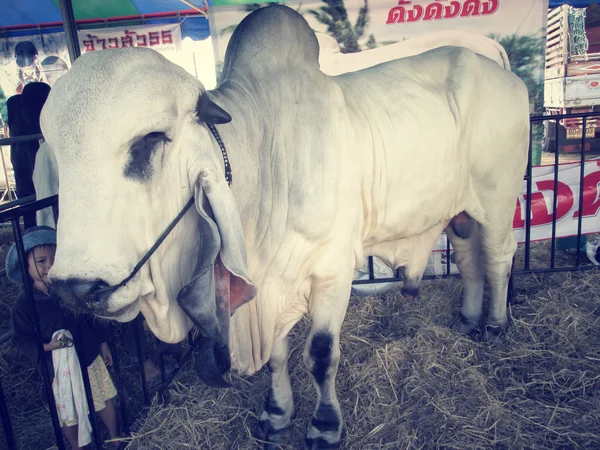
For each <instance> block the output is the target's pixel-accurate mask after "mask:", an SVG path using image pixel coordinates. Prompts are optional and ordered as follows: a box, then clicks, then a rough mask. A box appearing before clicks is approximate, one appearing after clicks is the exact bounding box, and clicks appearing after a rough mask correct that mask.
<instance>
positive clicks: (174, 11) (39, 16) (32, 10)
mask: <svg viewBox="0 0 600 450" xmlns="http://www.w3.org/2000/svg"><path fill="white" fill-rule="evenodd" d="M71 1H72V4H73V13H74V15H75V20H76V21H77V22H78V26H79V27H81V26H83V27H85V26H91V24H92V23H94V22H96V23H98V22H104V21H106V23H107V24H108V23H109V21H114V20H115V19H118V20H121V21H123V20H127V19H129V20H131V21H140V22H142V21H143V22H144V23H174V22H178V21H181V20H182V24H181V33H182V37H183V38H185V37H190V38H192V39H194V40H202V39H206V38H207V37H209V36H210V31H209V28H208V20H207V19H206V17H204V16H203V15H201V14H200V12H199V11H198V10H206V9H205V4H204V1H203V0H186V1H185V2H183V1H181V0H71ZM209 4H210V3H209ZM190 6H191V7H190ZM0 9H1V12H0V32H1V31H4V33H6V34H8V35H12V36H14V35H23V34H32V33H39V32H40V31H39V30H45V29H48V31H50V28H56V27H60V26H61V22H62V17H61V14H60V5H59V0H2V7H1V8H0ZM38 26H39V28H38ZM53 31H56V30H53Z"/></svg>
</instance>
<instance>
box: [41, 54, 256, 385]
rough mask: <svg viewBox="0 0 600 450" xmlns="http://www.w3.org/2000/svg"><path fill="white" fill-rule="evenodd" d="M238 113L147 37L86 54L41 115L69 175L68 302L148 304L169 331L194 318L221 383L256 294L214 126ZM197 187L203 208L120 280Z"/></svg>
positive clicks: (58, 271)
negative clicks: (234, 326)
mask: <svg viewBox="0 0 600 450" xmlns="http://www.w3.org/2000/svg"><path fill="white" fill-rule="evenodd" d="M230 120H231V117H230V116H229V115H228V114H227V113H226V112H225V111H224V110H223V109H221V108H220V107H219V106H217V105H216V104H215V103H214V102H213V101H211V100H210V99H209V98H208V94H207V93H206V92H205V90H204V88H203V86H202V85H201V83H200V82H198V81H197V80H196V79H194V78H193V77H192V76H190V75H189V74H188V73H186V72H185V71H184V70H183V69H182V68H180V67H178V66H176V65H174V64H172V63H171V62H169V61H168V60H166V59H165V58H164V57H162V56H161V55H159V54H158V53H156V52H154V51H152V50H148V49H143V48H135V49H119V50H111V51H102V52H94V53H89V54H84V55H83V56H82V57H81V58H79V59H78V60H77V61H76V62H75V64H74V65H73V67H72V69H71V70H70V71H69V72H68V73H67V74H66V75H64V76H63V77H62V78H61V79H59V80H58V81H57V82H56V84H55V86H54V88H53V89H52V91H51V93H50V96H49V98H48V101H47V102H46V105H45V107H44V110H43V112H42V117H41V124H42V131H43V133H44V137H45V138H46V140H47V142H48V144H49V145H50V147H51V148H52V151H53V152H54V156H55V158H56V164H57V167H58V175H59V199H60V200H59V201H60V217H59V222H58V227H57V231H58V237H57V239H58V242H57V253H56V261H55V264H54V267H53V268H52V270H51V272H50V279H51V281H52V283H53V286H52V289H53V290H54V291H55V292H57V293H58V294H59V295H60V297H61V298H62V300H63V302H64V305H65V306H67V307H69V308H71V309H74V310H78V311H85V312H92V313H94V314H96V315H98V316H101V317H107V318H112V319H116V320H118V321H129V320H131V319H133V318H134V317H135V316H136V315H137V314H138V312H139V311H141V312H142V314H143V315H144V317H145V319H146V321H147V323H148V325H149V327H150V328H151V330H152V331H153V333H154V334H155V335H156V336H157V337H158V338H159V339H161V340H163V341H165V342H179V341H181V340H182V339H183V338H184V337H185V336H186V334H187V332H188V331H189V330H190V328H191V326H192V323H194V324H195V325H196V326H198V327H199V329H200V331H201V332H202V334H203V336H204V347H203V349H202V351H201V353H202V355H203V356H204V361H201V362H200V364H199V365H197V367H198V368H199V369H200V372H201V375H203V377H204V378H205V380H206V381H207V382H208V383H210V384H215V385H219V384H222V378H221V376H220V374H222V373H223V372H224V371H225V370H227V369H228V368H229V350H228V339H229V317H230V314H233V312H234V311H235V309H236V308H237V307H238V306H239V305H241V304H242V303H244V302H246V301H249V300H250V299H252V298H253V297H254V295H255V288H254V286H253V285H252V283H251V282H250V280H249V279H248V277H247V275H246V254H245V244H244V238H243V234H242V227H241V223H240V218H239V213H238V211H237V208H236V205H235V201H234V198H233V196H232V193H231V191H230V189H229V187H228V185H227V182H226V181H225V177H224V162H223V157H222V154H221V151H220V150H219V147H218V145H217V144H216V142H215V141H214V139H213V138H212V137H211V135H210V133H209V132H208V129H207V127H206V124H207V123H209V124H210V123H212V124H215V123H227V122H229V121H230ZM192 195H193V196H194V199H195V205H196V211H193V210H190V211H188V212H187V213H186V214H185V215H184V216H183V218H182V220H181V222H180V223H179V224H178V225H176V226H175V228H174V229H173V231H172V232H171V233H170V234H169V235H168V236H167V238H166V239H165V241H164V242H163V243H162V245H161V246H160V247H159V248H158V250H157V251H156V252H155V253H154V254H153V255H152V256H151V257H150V259H149V260H148V262H147V263H146V264H144V265H143V266H142V268H141V270H140V271H139V272H138V273H137V274H136V275H135V276H134V277H133V278H131V280H129V281H128V282H127V283H126V284H124V285H120V284H121V282H122V281H123V280H124V279H127V277H128V276H129V274H130V273H131V272H132V270H133V268H134V267H135V266H136V264H137V263H138V262H139V261H140V259H141V258H142V257H143V256H144V255H145V254H146V252H147V251H148V249H150V248H151V247H152V246H153V244H154V243H155V241H156V240H157V238H158V237H159V236H160V235H161V233H162V232H163V230H165V229H166V228H167V227H168V225H169V224H170V222H171V221H172V220H173V218H174V217H175V216H177V214H178V212H179V211H180V210H181V209H182V208H183V206H184V205H185V204H186V203H187V202H188V200H189V199H190V197H191V196H192ZM119 285H120V286H119ZM114 286H118V287H117V288H114Z"/></svg>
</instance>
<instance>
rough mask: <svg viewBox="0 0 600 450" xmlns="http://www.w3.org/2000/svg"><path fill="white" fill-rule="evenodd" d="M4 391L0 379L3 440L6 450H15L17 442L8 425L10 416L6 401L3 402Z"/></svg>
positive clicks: (0, 416)
mask: <svg viewBox="0 0 600 450" xmlns="http://www.w3.org/2000/svg"><path fill="white" fill-rule="evenodd" d="M5 398H6V397H4V389H2V380H1V379H0V419H2V429H3V430H4V438H5V439H6V446H7V448H8V450H16V449H17V442H16V440H15V434H14V432H13V429H12V424H11V423H10V415H9V414H8V408H7V406H6V401H5V400H4V399H5Z"/></svg>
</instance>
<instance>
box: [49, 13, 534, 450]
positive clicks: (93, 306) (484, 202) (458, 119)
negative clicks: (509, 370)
mask: <svg viewBox="0 0 600 450" xmlns="http://www.w3.org/2000/svg"><path fill="white" fill-rule="evenodd" d="M217 105H218V106H217ZM528 109H529V107H528V96H527V90H526V88H525V86H524V84H523V83H522V82H521V81H520V80H519V79H518V78H517V77H516V76H515V75H514V74H512V73H510V72H509V71H506V70H504V69H502V68H500V67H499V66H498V64H496V63H495V62H493V61H491V60H489V59H487V58H485V57H481V56H478V55H477V54H475V53H474V52H472V51H470V50H467V49H463V48H455V47H444V48H440V49H436V50H433V51H429V52H426V53H423V54H421V55H418V56H414V57H409V58H404V59H401V60H398V61H392V62H388V63H385V64H381V65H378V66H376V67H372V68H370V69H366V70H361V71H358V72H354V73H350V74H345V75H342V76H339V77H330V76H327V75H325V74H323V73H322V72H321V71H320V70H319V62H318V44H317V40H316V38H315V35H314V33H313V32H312V31H311V30H310V28H309V26H308V24H307V23H306V21H305V20H304V19H303V18H302V17H301V16H300V15H299V14H297V13H295V12H294V11H293V10H292V9H290V8H287V7H283V6H277V5H272V6H268V7H266V8H263V9H260V10H258V11H256V12H254V13H252V14H250V15H249V16H247V17H246V18H245V19H244V20H243V21H242V23H240V25H239V26H238V27H237V29H236V31H235V33H234V34H233V36H232V39H231V41H230V44H229V47H228V49H227V55H226V58H225V68H224V71H223V74H222V78H221V80H220V82H219V85H218V87H217V88H216V89H215V90H214V91H210V92H206V91H205V90H204V88H203V86H202V85H201V83H200V82H198V81H197V80H196V79H194V78H193V77H192V76H191V75H189V74H188V73H186V72H185V71H184V70H183V69H182V68H180V67H178V66H176V65H174V64H172V63H170V62H169V61H168V60H167V59H165V58H163V57H162V56H161V55H160V54H158V53H156V52H154V51H152V50H150V49H144V48H127V49H118V50H110V51H109V50H107V51H102V52H94V53H87V54H84V55H83V56H82V57H81V58H79V59H78V60H77V61H76V62H75V64H74V65H73V67H72V69H71V70H70V72H69V73H67V74H66V75H64V76H63V77H62V78H61V79H59V80H58V81H57V82H56V84H55V86H54V88H53V90H52V92H51V93H50V97H49V98H48V101H47V103H46V106H45V108H44V111H43V114H42V120H41V123H42V128H43V132H44V136H45V138H46V140H47V141H48V143H49V145H50V147H51V148H52V149H53V152H54V156H55V159H56V165H57V168H58V172H59V174H60V186H59V198H60V218H59V224H58V249H57V254H56V262H55V265H54V267H53V268H52V271H51V273H50V277H51V279H52V282H53V289H56V290H57V291H58V293H59V294H60V295H61V296H62V298H63V301H64V303H65V304H66V305H68V306H69V307H71V308H74V309H83V310H86V311H92V312H94V313H96V314H98V315H101V316H103V317H110V318H114V319H116V320H120V321H127V320H130V319H132V318H133V317H134V316H136V315H137V313H138V311H140V310H141V312H142V313H143V315H144V316H145V318H146V321H147V323H148V325H149V326H150V328H151V329H152V331H153V332H154V334H155V335H156V336H157V337H158V338H160V339H162V340H163V341H166V342H178V341H181V340H182V339H184V337H185V336H186V333H187V332H188V330H189V329H190V328H191V327H192V325H196V326H197V327H199V329H200V330H201V332H202V334H203V335H204V342H205V345H204V346H203V347H202V349H201V352H200V353H201V355H202V358H200V359H198V360H197V365H196V368H197V370H198V371H199V373H200V374H201V375H202V376H203V377H204V379H205V381H207V382H208V383H210V384H213V385H222V384H223V379H222V378H221V374H222V373H224V371H226V370H227V369H228V368H229V363H230V361H229V355H231V357H232V358H231V365H232V367H233V368H234V369H235V370H237V371H238V372H241V373H244V374H252V373H254V372H255V371H257V370H259V369H260V368H261V367H262V366H263V365H264V364H266V363H268V365H269V368H270V370H271V372H272V389H271V394H270V395H269V398H268V401H267V404H266V409H265V411H264V413H263V415H262V417H261V422H260V430H261V432H262V436H263V437H264V438H265V439H267V440H269V441H271V442H277V441H278V440H279V439H281V438H282V436H283V435H285V430H286V429H287V428H288V427H289V426H290V424H291V421H290V418H291V416H292V411H293V398H292V390H291V386H290V381H289V377H288V372H287V359H288V337H287V335H288V332H289V331H290V329H291V328H292V327H293V326H294V324H296V323H297V322H298V321H299V320H300V319H301V318H302V316H303V315H304V314H308V315H309V316H310V317H311V319H312V328H311V331H310V333H309V336H308V338H307V342H306V348H305V352H304V362H305V364H306V366H307V368H308V370H309V371H310V372H311V373H312V374H313V377H314V383H315V386H316V389H317V405H316V409H315V412H314V416H313V419H312V423H311V425H310V427H309V430H308V435H307V440H306V443H307V446H308V447H309V448H321V447H328V446H335V445H337V444H338V443H339V442H340V440H341V437H342V424H343V420H342V415H341V410H340V406H339V403H338V400H337V398H336V391H335V375H336V372H337V367H338V363H339V359H340V349H339V336H340V328H341V326H342V322H343V320H344V316H345V313H346V308H347V306H348V298H349V294H350V289H351V283H352V278H353V273H354V270H355V269H356V268H357V267H361V266H362V264H363V262H364V259H365V256H366V255H376V256H378V257H380V258H381V259H383V260H384V261H385V262H386V263H388V264H389V265H390V266H391V267H394V268H397V267H399V266H405V277H406V283H407V284H408V290H409V291H414V290H416V288H417V287H418V282H419V280H420V278H421V276H422V273H423V270H424V268H425V264H426V262H427V255H428V254H429V253H430V251H431V248H432V246H433V244H434V241H435V240H436V238H437V237H438V236H439V234H440V233H441V232H442V230H444V229H446V230H447V232H448V234H449V237H450V239H451V241H452V244H453V246H454V248H455V252H456V262H457V265H458V267H459V269H460V271H461V275H462V278H463V282H464V289H463V302H462V309H461V320H460V321H458V322H457V328H458V330H459V331H460V332H463V333H469V332H471V331H473V330H474V329H475V328H477V326H478V324H480V323H481V322H482V296H483V286H484V276H487V278H488V280H489V285H490V291H491V292H490V295H491V301H490V309H489V313H488V315H487V321H486V323H487V325H486V327H487V330H488V331H490V332H492V333H497V332H500V331H502V330H504V329H505V328H506V327H507V316H506V297H507V283H508V277H509V275H510V270H511V261H512V257H513V254H514V252H515V249H516V243H515V239H514V236H513V233H512V226H511V225H512V217H513V212H514V206H515V199H516V196H517V194H518V192H519V190H520V187H521V181H522V177H523V174H524V171H525V166H526V160H527V148H528V137H529V116H528ZM211 124H213V125H211ZM214 124H222V125H219V126H218V132H219V133H220V135H221V138H222V142H223V143H224V144H225V147H226V154H225V152H224V151H223V149H221V148H220V146H219V143H218V142H217V140H216V139H215V138H213V136H212V135H211V132H210V131H209V127H213V126H214ZM229 164H231V167H232V169H233V183H232V184H231V187H229V186H228V184H227V182H226V178H225V175H224V172H225V173H226V172H227V167H228V165H229ZM192 196H193V198H194V199H195V206H196V208H195V211H189V210H188V212H187V213H185V214H184V215H183V218H182V220H181V221H180V222H179V223H178V224H177V225H176V226H175V227H174V228H173V230H172V231H171V232H170V234H168V235H167V237H166V239H165V240H164V242H163V243H162V245H160V246H159V247H158V250H157V251H156V252H155V253H154V254H152V256H151V257H150V258H149V259H148V260H147V262H145V263H144V261H145V258H143V256H144V255H145V254H146V252H147V251H148V249H150V248H151V247H153V244H154V243H155V241H156V240H157V238H158V236H160V235H161V233H162V232H163V230H165V229H166V228H167V226H168V225H169V224H170V223H171V222H172V220H173V218H174V217H175V216H176V215H178V212H179V211H180V210H181V209H182V207H183V206H184V205H185V204H186V202H188V200H189V199H190V197H192ZM449 223H452V224H453V226H448V224H449ZM246 255H247V256H246ZM140 260H141V261H140ZM134 266H137V267H141V269H140V270H139V272H137V273H136V274H135V275H134V276H133V277H131V278H130V274H131V273H132V271H133V269H134ZM134 272H135V271H134ZM230 315H231V318H230Z"/></svg>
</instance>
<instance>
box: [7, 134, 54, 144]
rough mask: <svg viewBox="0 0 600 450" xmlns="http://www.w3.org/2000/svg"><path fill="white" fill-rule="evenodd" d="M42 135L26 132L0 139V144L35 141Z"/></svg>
mask: <svg viewBox="0 0 600 450" xmlns="http://www.w3.org/2000/svg"><path fill="white" fill-rule="evenodd" d="M43 137H44V136H43V135H42V134H41V133H37V134H28V135H26V136H12V137H7V138H2V139H0V146H2V145H11V144H17V143H19V142H29V141H37V140H39V139H42V138H43Z"/></svg>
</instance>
